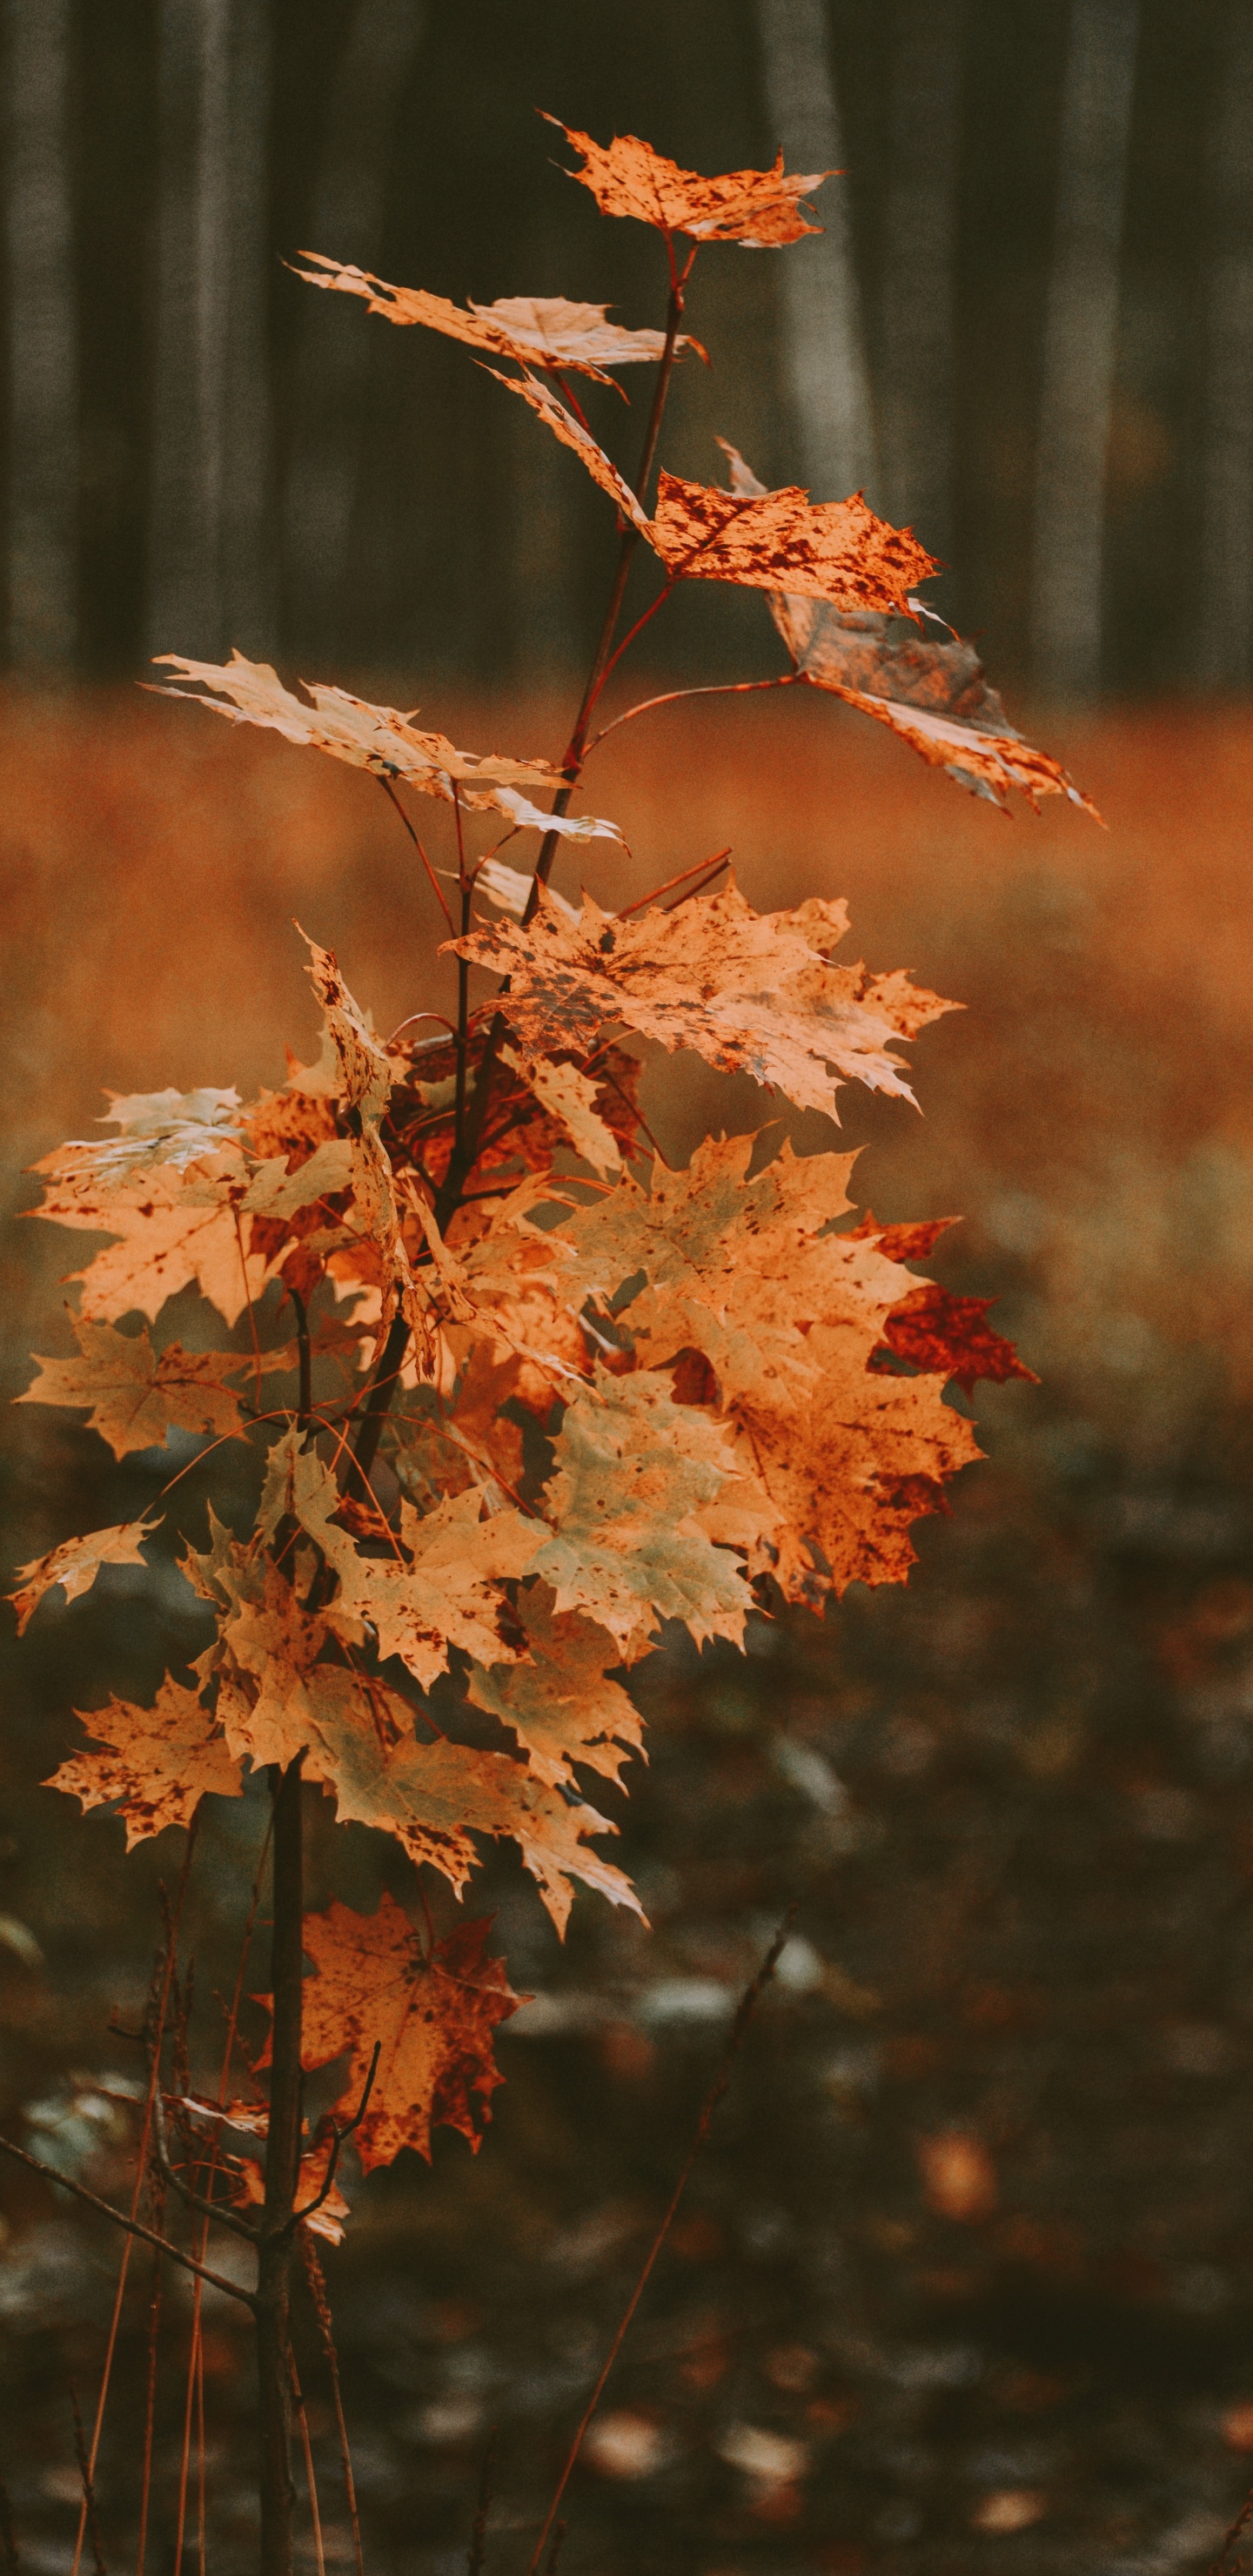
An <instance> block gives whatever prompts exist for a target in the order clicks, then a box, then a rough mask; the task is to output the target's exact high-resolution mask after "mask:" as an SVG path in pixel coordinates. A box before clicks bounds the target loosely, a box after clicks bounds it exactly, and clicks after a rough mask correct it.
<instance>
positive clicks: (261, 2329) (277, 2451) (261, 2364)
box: [257, 1755, 304, 2576]
mask: <svg viewBox="0 0 1253 2576" xmlns="http://www.w3.org/2000/svg"><path fill="white" fill-rule="evenodd" d="M301 1758H302V1757H301V1756H299V1755H298V1756H297V1758H296V1760H295V1761H294V1762H292V1763H290V1764H289V1765H288V1768H287V1769H286V1771H284V1772H281V1773H280V1772H279V1771H277V1770H273V1771H272V1772H271V1775H270V1778H271V1795H272V1797H273V1801H274V1832H273V1841H272V1846H271V1867H272V1871H273V1913H274V1927H273V1934H272V1939H271V1950H270V1984H271V2012H272V2016H273V2032H272V2037H271V2069H270V2124H269V2134H268V2137H267V2140H266V2155H265V2204H264V2207H263V2210H262V2214H261V2246H260V2254H259V2260H258V2265H257V2399H258V2407H257V2417H258V2435H259V2443H258V2447H259V2468H260V2475H259V2485H260V2496H261V2576H292V2569H293V2556H294V2535H293V2514H294V2506H295V2489H294V2486H293V2482H292V2464H291V2371H290V2367H289V2362H288V2343H289V2336H290V2309H291V2262H292V2229H291V2215H292V2210H293V2208H294V2207H295V2205H296V2194H297V2189H298V2186H299V2179H300V2129H301V2116H302V2085H303V2079H302V2076H301V2069H300V2038H301V2010H302V2000H303V1998H302V1989H301V1978H302V1970H303V1952H302V1934H303V1924H304V1887H303V1881H304V1855H303V1817H302V1809H301V1781H300V1763H301Z"/></svg>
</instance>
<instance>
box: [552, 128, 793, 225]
mask: <svg viewBox="0 0 1253 2576" xmlns="http://www.w3.org/2000/svg"><path fill="white" fill-rule="evenodd" d="M548 123H549V124H550V125H555V126H556V127H557V128H558V130H559V131H560V132H561V133H562V134H564V135H565V138H566V141H567V142H568V143H572V144H573V145H574V148H575V150H576V152H578V153H580V154H581V156H582V160H583V167H582V169H581V170H572V171H571V172H570V174H569V175H570V177H571V178H572V179H578V180H580V181H581V183H582V185H583V186H584V187H585V188H590V189H591V192H592V195H593V196H594V197H595V199H596V203H597V205H598V206H599V208H600V211H601V213H602V215H633V216H634V217H635V218H636V220H637V221H638V222H639V223H642V224H655V225H656V227H657V229H658V231H659V232H665V233H671V232H675V233H687V234H688V235H689V236H690V238H691V239H692V240H693V241H711V242H712V241H721V242H739V243H740V244H741V245H742V247H743V248H744V249H745V250H776V249H779V248H780V247H781V246H782V245H783V244H784V243H786V242H794V241H800V240H802V239H803V237H804V235H805V234H806V233H815V232H821V230H822V226H821V224H808V223H806V222H805V219H804V217H803V215H802V214H801V211H800V200H801V199H802V198H803V197H809V196H812V194H813V192H814V189H815V188H820V187H821V186H822V183H823V180H824V179H830V178H833V177H835V175H836V173H835V172H834V171H831V170H814V171H811V172H810V174H809V176H808V177H807V178H802V177H801V175H800V174H799V172H797V171H789V172H786V173H785V171H784V168H783V154H782V153H781V152H780V154H779V157H778V160H777V161H776V162H775V165H774V168H773V169H772V170H728V171H726V172H725V173H724V175H723V176H722V177H721V178H717V179H703V178H701V177H700V176H699V174H698V173H697V172H696V171H695V170H681V169H680V168H679V165H678V163H677V162H675V161H667V160H664V159H663V157H662V155H661V153H660V152H654V150H653V147H652V145H651V143H642V142H641V141H640V139H639V137H638V135H635V134H617V135H615V136H614V139H613V142H612V143H610V144H608V145H605V144H601V143H594V142H593V140H592V137H591V135H590V134H583V133H581V132H580V131H579V128H578V127H577V126H574V125H563V124H562V121H561V118H560V117H559V116H550V117H549V118H548Z"/></svg>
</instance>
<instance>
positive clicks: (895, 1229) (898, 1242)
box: [848, 1208, 961, 1261]
mask: <svg viewBox="0 0 1253 2576" xmlns="http://www.w3.org/2000/svg"><path fill="white" fill-rule="evenodd" d="M960 1223H961V1218H960V1217H956V1216H931V1217H924V1218H923V1219H922V1220H921V1222H919V1221H918V1220H917V1219H915V1220H914V1221H913V1222H912V1223H907V1224H905V1225H880V1223H879V1220H878V1217H877V1216H876V1215H875V1213H874V1210H873V1209H872V1208H867V1209H866V1211H865V1214H864V1215H863V1216H860V1217H859V1218H858V1220H857V1223H856V1225H852V1226H850V1227H849V1230H848V1231H849V1239H850V1241H851V1240H852V1239H853V1238H854V1237H856V1238H857V1240H858V1241H859V1242H861V1241H866V1240H867V1239H869V1240H873V1241H874V1242H875V1243H877V1244H878V1247H879V1250H880V1252H881V1253H882V1254H883V1255H884V1258H885V1260H888V1261H925V1260H926V1259H927V1256H928V1254H929V1253H931V1252H932V1251H933V1250H934V1248H935V1246H936V1244H937V1243H938V1242H939V1240H940V1236H941V1235H942V1234H947V1233H948V1230H949V1227H950V1226H952V1225H960Z"/></svg>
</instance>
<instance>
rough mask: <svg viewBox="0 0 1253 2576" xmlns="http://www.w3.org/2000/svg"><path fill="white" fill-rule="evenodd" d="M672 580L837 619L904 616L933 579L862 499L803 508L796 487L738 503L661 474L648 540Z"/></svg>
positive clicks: (917, 551) (907, 540) (926, 564)
mask: <svg viewBox="0 0 1253 2576" xmlns="http://www.w3.org/2000/svg"><path fill="white" fill-rule="evenodd" d="M647 533H648V536H649V540H650V543H651V544H652V545H653V546H654V547H655V548H656V551H657V553H658V554H659V555H660V557H661V560H662V562H663V563H664V565H665V566H666V569H667V571H668V572H669V573H670V575H671V577H672V578H673V579H675V580H680V579H682V580H687V581H734V582H738V583H740V584H741V585H742V586H744V587H746V588H747V589H749V590H770V591H777V590H778V589H779V588H780V585H781V584H782V583H784V582H786V584H787V587H788V589H789V590H790V591H794V592H797V593H798V594H800V595H801V596H802V597H806V598H813V599H825V600H831V601H833V602H834V603H835V605H836V606H837V607H839V608H845V609H849V608H852V609H897V610H903V609H904V608H905V604H906V601H907V600H908V598H909V594H910V592H911V590H912V589H913V587H914V584H915V583H916V582H919V581H922V580H924V579H925V577H926V575H927V574H928V573H931V572H934V571H935V570H936V565H935V563H934V562H933V560H932V558H931V556H930V555H929V554H928V553H927V551H926V549H925V547H923V546H920V545H919V543H918V540H917V538H916V537H915V536H914V535H913V534H912V532H911V531H910V530H909V529H908V528H892V527H889V525H888V523H887V521H886V520H885V519H879V518H876V516H875V513H874V511H873V510H872V509H871V508H870V505H869V503H868V502H867V501H866V500H865V499H864V497H863V495H862V494H861V493H860V492H854V493H853V494H852V495H851V497H850V498H849V499H848V500H847V501H811V500H810V498H809V495H808V493H806V492H803V491H802V490H801V489H800V487H799V486H798V485H790V486H788V487H787V488H786V489H785V490H783V491H779V492H764V493H762V494H761V495H760V496H758V495H755V494H753V495H745V494H743V493H737V492H724V491H722V490H720V489H719V488H718V486H716V485H712V486H711V485H706V484H703V483H685V482H684V481H683V480H682V478H681V477H680V476H679V475H677V474H667V473H666V472H665V470H664V468H663V471H662V474H661V477H660V481H659V484H658V492H657V511H656V516H655V518H654V519H653V522H652V525H651V528H650V529H649V530H648V531H647Z"/></svg>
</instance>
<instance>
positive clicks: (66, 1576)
mask: <svg viewBox="0 0 1253 2576" xmlns="http://www.w3.org/2000/svg"><path fill="white" fill-rule="evenodd" d="M157 1526H158V1524H157V1522H156V1521H153V1520H149V1519H148V1518H147V1516H146V1515H145V1517H144V1519H143V1520H138V1521H121V1522H119V1523H118V1524H117V1525H116V1526H115V1527H114V1528H112V1529H98V1530H89V1531H88V1532H87V1535H86V1537H85V1538H66V1539H62V1541H61V1544H60V1546H59V1547H54V1548H52V1549H50V1551H49V1553H48V1555H47V1556H36V1557H32V1559H31V1562H30V1564H29V1565H19V1567H18V1573H19V1574H20V1575H21V1576H22V1582H21V1584H20V1585H19V1587H18V1589H17V1591H16V1592H10V1593H9V1595H8V1599H9V1600H10V1601H11V1602H12V1603H13V1606H14V1609H15V1610H16V1612H17V1633H18V1635H19V1637H20V1636H23V1635H24V1634H25V1631H26V1629H27V1627H28V1626H29V1624H30V1621H31V1618H32V1617H33V1615H34V1613H35V1611H36V1610H37V1609H38V1607H39V1604H40V1602H41V1601H42V1599H43V1597H44V1594H45V1592H51V1591H52V1590H53V1588H54V1586H55V1585H56V1584H58V1583H59V1584H60V1585H61V1588H62V1590H63V1592H64V1594H65V1597H66V1600H67V1601H76V1600H77V1599H78V1596H79V1594H80V1592H87V1591H89V1590H90V1588H91V1586H92V1584H93V1583H94V1582H95V1579H96V1576H97V1575H98V1573H99V1572H100V1568H101V1566H102V1565H144V1566H146V1564H147V1559H146V1558H145V1557H142V1556H141V1555H140V1553H139V1547H140V1541H141V1540H142V1539H145V1538H151V1536H152V1533H153V1531H154V1530H155V1529H156V1528H157Z"/></svg>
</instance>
